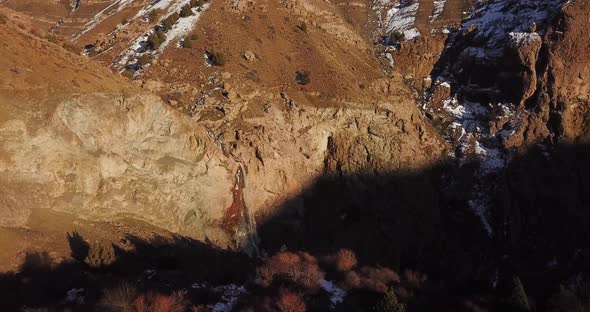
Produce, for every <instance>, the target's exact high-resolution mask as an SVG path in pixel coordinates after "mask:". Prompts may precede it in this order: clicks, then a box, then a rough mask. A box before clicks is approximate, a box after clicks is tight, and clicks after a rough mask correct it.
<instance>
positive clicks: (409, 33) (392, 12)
mask: <svg viewBox="0 0 590 312" xmlns="http://www.w3.org/2000/svg"><path fill="white" fill-rule="evenodd" d="M419 7H420V3H419V2H416V3H413V4H409V5H408V4H398V5H396V6H394V7H392V8H390V9H389V10H388V11H387V17H386V26H385V34H391V33H395V32H398V33H402V34H404V38H405V40H411V39H414V38H416V37H419V36H420V32H419V31H418V29H416V27H415V23H416V14H417V13H418V8H419Z"/></svg>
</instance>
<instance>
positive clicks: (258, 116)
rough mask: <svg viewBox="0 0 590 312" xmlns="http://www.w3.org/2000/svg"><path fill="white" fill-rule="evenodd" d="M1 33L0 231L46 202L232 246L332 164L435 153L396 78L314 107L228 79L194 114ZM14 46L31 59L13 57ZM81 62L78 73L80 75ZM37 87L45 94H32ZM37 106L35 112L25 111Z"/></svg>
mask: <svg viewBox="0 0 590 312" xmlns="http://www.w3.org/2000/svg"><path fill="white" fill-rule="evenodd" d="M1 31H2V33H1V34H2V35H4V36H11V38H12V39H13V40H12V43H11V45H8V46H6V47H4V48H3V49H2V50H0V53H2V55H5V56H6V57H5V58H4V62H7V63H8V64H12V65H10V66H12V67H13V69H14V70H12V71H10V72H6V73H3V75H5V76H4V77H3V78H5V79H3V81H12V83H11V84H7V85H3V86H2V88H3V89H2V95H3V96H2V97H1V102H0V105H1V107H2V112H3V115H2V119H1V123H0V142H1V144H0V155H1V157H0V192H2V194H1V196H0V197H1V198H2V206H1V207H0V220H1V222H2V224H1V225H3V226H21V225H24V224H26V220H27V215H28V212H30V210H31V209H36V208H44V209H54V210H59V211H65V212H69V213H73V214H76V215H78V216H82V217H85V218H90V219H100V220H114V219H117V218H127V217H128V218H133V219H139V220H143V221H146V222H148V223H150V224H153V225H156V226H159V227H162V228H165V229H168V230H171V231H173V232H177V233H181V234H184V235H189V236H191V237H194V238H198V239H201V240H206V239H207V240H210V241H212V242H214V243H216V244H218V245H220V246H234V247H236V246H237V245H236V244H242V243H244V240H247V239H248V238H249V231H251V230H252V226H253V219H255V216H260V217H262V216H263V215H269V214H272V213H273V209H274V208H275V207H277V206H278V205H280V204H281V203H282V202H284V201H286V200H287V199H289V198H291V197H292V196H294V195H296V194H299V193H300V192H301V191H302V190H303V189H304V188H305V187H306V186H307V185H308V184H310V183H311V182H313V181H314V179H316V178H317V177H318V176H320V175H321V174H323V173H324V172H326V170H331V169H330V168H332V167H334V168H336V167H337V168H339V170H343V171H344V170H345V171H350V172H353V171H358V172H360V171H366V172H371V171H383V170H392V171H393V170H397V169H401V168H411V167H421V166H425V165H428V164H430V163H432V162H433V161H436V160H437V159H438V158H440V157H441V155H442V150H443V148H444V144H443V143H442V142H441V141H440V140H439V139H438V136H437V135H436V134H435V133H434V131H433V129H432V128H431V127H430V126H428V124H426V123H425V122H424V121H423V120H422V117H421V114H420V112H419V111H418V109H417V108H416V107H415V105H414V102H413V100H412V95H411V93H410V91H409V90H408V89H407V88H405V87H403V84H402V82H401V79H399V78H395V79H387V78H384V79H383V80H382V81H378V82H376V85H379V86H380V87H375V90H379V91H376V92H382V96H383V99H384V100H382V101H378V102H369V103H354V102H348V103H345V102H334V103H332V104H330V105H324V106H321V107H318V106H314V105H313V103H312V102H310V99H312V100H313V98H314V97H313V96H309V95H305V96H304V95H302V94H300V93H297V92H295V93H293V95H290V94H289V93H288V92H275V91H272V90H268V91H264V90H253V91H251V92H242V91H240V90H241V89H242V88H234V87H233V86H232V85H230V84H229V83H225V84H221V87H219V88H217V89H215V90H214V91H212V92H211V93H210V94H209V97H208V98H206V99H205V100H204V101H203V102H202V103H201V104H200V106H198V107H197V109H196V110H195V111H194V114H193V115H192V116H190V115H187V114H184V113H182V112H179V111H175V110H174V109H173V108H170V107H167V106H166V104H165V103H164V102H163V101H162V100H161V99H160V98H159V97H156V96H154V95H149V94H141V93H140V92H141V91H140V90H138V89H136V88H135V87H132V86H130V85H127V83H126V82H123V81H122V80H120V78H117V77H114V76H112V75H109V74H106V73H105V71H104V70H102V69H99V68H97V67H96V65H94V64H90V63H88V62H87V61H86V60H84V59H82V58H80V57H78V56H74V55H70V54H67V53H66V52H65V51H63V50H60V48H59V47H57V46H53V45H50V44H46V43H43V44H41V43H39V42H38V41H37V40H38V39H36V38H33V37H30V36H26V35H24V34H22V33H20V31H18V30H17V29H16V28H5V29H3V30H1ZM40 48H44V49H45V50H46V52H47V53H45V54H43V53H41V52H40V51H38V50H39V49H40ZM18 50H23V51H26V52H25V54H26V53H31V54H36V53H39V55H40V56H39V57H38V58H22V59H21V58H20V57H19V54H18V53H14V52H15V51H18ZM68 58H69V59H70V61H69V63H74V64H73V65H72V67H70V66H57V67H56V68H54V72H51V75H55V77H54V78H52V79H43V77H44V76H43V75H46V74H49V73H45V72H44V71H45V70H51V68H50V67H47V66H40V67H38V66H37V65H38V64H37V63H36V62H39V63H40V64H42V63H46V62H49V60H50V59H51V60H59V59H63V60H67V59H68ZM76 63H77V64H76ZM52 64H53V63H52ZM7 66H8V65H7ZM78 66H82V67H84V68H86V71H85V72H84V73H82V74H78V76H77V75H76V74H75V70H74V69H75V68H78ZM24 68H36V69H35V70H36V71H33V72H28V71H26V70H24ZM37 71H38V72H37ZM55 73H57V74H55ZM85 75H88V76H89V77H86V76H85ZM99 75H104V76H103V77H102V78H101V79H100V80H99V82H98V83H97V84H94V83H93V82H92V80H91V79H92V78H91V77H92V76H99ZM72 77H78V79H79V80H80V81H81V83H78V82H76V80H75V79H72ZM231 77H232V75H229V74H227V75H221V79H230V78H231ZM31 79H32V80H31ZM34 79H41V80H40V81H39V83H45V84H47V85H45V86H44V88H43V90H45V91H41V92H37V91H35V85H31V84H30V81H35V80H34ZM70 79H72V80H70ZM82 81H88V83H89V84H88V85H87V84H86V82H84V84H82ZM117 88H121V90H119V91H117ZM49 90H53V91H54V92H53V97H49V96H48V95H47V94H45V93H44V92H48V91H49ZM146 90H147V89H144V91H143V92H146ZM37 93H38V94H37ZM46 98H49V100H47V101H49V102H47V103H45V104H44V105H42V106H40V108H41V109H42V111H38V112H36V111H35V110H33V109H32V107H33V105H34V104H33V103H36V102H37V101H42V100H43V99H46ZM261 99H264V102H263V103H266V104H265V105H261V101H260V100H261ZM25 103H30V104H25ZM219 116H221V118H220V117H219ZM335 151H337V152H335Z"/></svg>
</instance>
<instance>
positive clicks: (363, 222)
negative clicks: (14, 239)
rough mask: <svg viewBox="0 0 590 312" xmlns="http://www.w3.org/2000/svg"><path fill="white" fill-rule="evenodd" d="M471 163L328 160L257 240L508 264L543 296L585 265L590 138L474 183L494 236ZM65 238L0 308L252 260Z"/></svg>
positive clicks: (159, 285)
mask: <svg viewBox="0 0 590 312" xmlns="http://www.w3.org/2000/svg"><path fill="white" fill-rule="evenodd" d="M477 171H478V164H477V163H476V162H473V163H469V164H463V165H461V166H459V165H457V164H456V163H445V164H439V165H437V166H433V167H430V168H425V169H423V170H417V171H405V172H390V173H383V172H373V173H367V172H364V173H356V174H343V173H341V172H335V173H334V172H327V173H326V174H325V175H324V176H322V177H321V178H319V179H317V181H316V182H315V183H313V185H310V186H309V187H308V188H307V189H306V190H305V191H303V192H302V193H301V194H299V195H298V196H296V197H294V198H292V199H291V200H289V201H288V202H285V203H284V204H283V205H282V206H281V207H279V208H277V210H276V211H277V212H276V214H274V215H273V216H271V217H269V218H268V219H266V220H265V221H264V222H263V223H261V224H260V225H259V229H258V230H259V236H260V238H261V249H263V250H265V251H266V253H268V254H273V253H274V252H276V251H278V250H280V249H281V248H283V246H286V247H287V248H288V249H289V250H306V251H311V252H312V253H314V254H316V255H322V254H328V253H332V252H334V251H336V250H338V249H339V248H350V249H352V250H354V251H355V253H356V254H357V255H358V258H359V259H360V261H361V265H363V264H371V265H375V264H378V265H382V266H387V267H392V268H394V269H396V270H403V269H405V268H411V269H417V270H419V271H422V272H426V273H427V274H428V275H429V276H430V278H432V279H435V280H436V279H439V280H445V281H446V282H447V284H448V285H451V287H454V288H453V291H455V293H454V294H457V292H458V293H461V292H469V291H474V289H475V288H474V286H481V287H488V290H490V289H489V287H490V286H489V285H490V281H491V280H493V278H494V277H495V276H497V275H498V274H503V271H509V272H510V273H515V274H518V275H519V276H520V277H521V278H522V279H523V283H524V284H525V287H526V288H527V292H528V293H529V295H533V296H537V297H541V298H542V297H543V296H546V295H548V294H550V293H552V292H553V291H554V288H553V287H555V285H557V283H559V282H562V281H564V280H566V279H567V278H569V277H571V276H573V274H574V273H579V272H588V271H590V270H589V269H590V268H589V267H588V261H586V260H587V259H588V257H589V256H590V255H589V254H588V252H589V250H590V249H589V247H590V193H589V192H588V190H589V189H590V145H560V146H556V147H555V148H554V149H553V150H547V148H541V147H535V148H532V149H531V150H530V151H529V152H527V153H526V154H523V155H517V156H515V157H514V159H513V161H512V163H511V164H510V165H509V166H508V167H507V168H506V169H505V170H504V171H503V172H501V173H499V174H498V176H496V177H495V178H494V179H490V181H489V183H488V187H487V188H486V189H485V190H480V191H482V192H483V193H485V194H487V195H489V196H490V198H491V199H492V203H493V206H494V209H493V210H492V211H491V214H490V220H491V223H492V227H493V229H494V235H493V236H492V237H489V236H488V234H487V232H485V231H484V230H483V227H482V226H481V221H480V219H479V217H478V216H476V215H475V214H474V213H473V211H472V210H471V209H470V208H469V205H468V202H469V200H471V198H472V194H471V190H472V185H474V183H473V181H474V179H475V178H476V177H475V176H476V174H477ZM64 235H66V233H64ZM66 239H68V241H69V243H70V246H71V251H72V258H73V259H74V260H72V261H67V262H63V263H60V264H54V263H53V262H52V259H51V257H50V255H49V254H47V253H32V254H27V255H26V257H25V261H24V263H23V264H22V266H21V268H20V270H19V271H18V273H6V274H1V275H0V295H1V296H2V297H3V298H2V299H1V300H0V310H2V311H17V310H18V309H20V308H21V307H23V306H25V305H27V306H30V307H44V306H47V305H52V304H55V302H61V303H62V304H64V305H65V306H67V304H65V301H64V300H65V296H66V293H67V292H68V291H69V290H71V289H74V288H76V289H79V288H84V297H85V303H84V305H81V306H80V305H78V306H76V307H78V308H80V309H81V311H88V310H92V309H93V307H94V306H95V305H96V304H97V302H98V300H99V298H100V297H101V296H102V294H101V289H108V288H109V287H112V285H113V284H116V283H119V282H120V281H125V280H127V281H132V282H133V283H134V284H137V285H138V288H139V289H140V290H148V289H156V290H158V291H160V292H171V291H174V290H178V289H189V290H190V286H191V285H192V284H193V283H196V282H208V283H209V284H211V285H220V284H227V283H238V284H239V283H245V282H246V281H248V280H249V279H250V278H251V276H249V274H253V272H254V265H255V263H254V262H255V260H252V259H249V258H247V257H246V256H245V255H243V254H240V253H235V252H230V251H225V250H220V249H217V248H215V247H212V246H211V245H209V244H205V243H202V242H198V241H195V240H192V239H189V238H186V237H180V236H175V237H173V238H172V239H168V238H163V237H159V236H156V237H154V238H153V239H149V240H146V239H143V238H140V237H134V236H127V237H126V238H125V239H124V240H122V241H121V242H115V243H114V244H113V245H112V247H113V251H114V255H115V257H114V259H115V260H114V262H112V263H109V264H107V265H104V266H102V267H90V266H89V265H88V264H86V263H85V262H84V260H85V259H86V258H87V256H88V255H89V253H91V252H92V248H94V247H93V246H92V245H89V244H88V243H87V241H86V240H85V239H84V238H83V237H82V236H80V235H79V234H78V233H67V236H66ZM148 270H149V271H148ZM482 285H483V286H482ZM486 285H487V286H486ZM189 295H191V294H189Z"/></svg>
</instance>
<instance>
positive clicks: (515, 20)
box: [462, 0, 567, 54]
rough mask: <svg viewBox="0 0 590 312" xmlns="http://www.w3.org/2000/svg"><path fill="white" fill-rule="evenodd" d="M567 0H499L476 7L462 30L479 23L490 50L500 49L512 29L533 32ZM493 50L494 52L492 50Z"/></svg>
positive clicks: (479, 34) (480, 32) (478, 27)
mask: <svg viewBox="0 0 590 312" xmlns="http://www.w3.org/2000/svg"><path fill="white" fill-rule="evenodd" d="M565 2H567V0H496V1H489V2H487V3H485V4H483V5H482V6H480V7H479V8H477V9H476V10H475V11H474V12H473V14H472V16H471V19H470V20H468V21H466V22H465V23H463V25H462V28H463V30H465V29H467V28H469V27H473V26H476V27H477V34H476V37H477V38H480V39H481V40H479V41H481V42H485V48H486V49H487V50H492V51H495V50H500V49H502V47H503V43H504V42H505V40H506V39H509V38H508V36H509V35H508V34H509V33H530V32H534V31H535V29H534V28H537V25H538V26H541V27H542V26H544V25H545V24H546V23H547V21H548V19H550V18H552V17H553V16H554V15H555V14H556V13H557V12H558V11H559V10H560V9H561V7H562V6H563V4H564V3H565ZM491 54H494V53H493V52H492V53H491Z"/></svg>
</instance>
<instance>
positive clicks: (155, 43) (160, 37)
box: [147, 29, 166, 50]
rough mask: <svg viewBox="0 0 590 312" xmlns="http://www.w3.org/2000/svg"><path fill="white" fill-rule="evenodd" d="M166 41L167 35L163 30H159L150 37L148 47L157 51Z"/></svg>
mask: <svg viewBox="0 0 590 312" xmlns="http://www.w3.org/2000/svg"><path fill="white" fill-rule="evenodd" d="M164 41H166V34H164V32H163V31H162V29H158V30H157V31H156V32H155V33H153V34H150V35H149V36H148V39H147V46H148V48H149V49H151V50H157V49H158V48H160V46H161V45H162V43H164Z"/></svg>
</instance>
